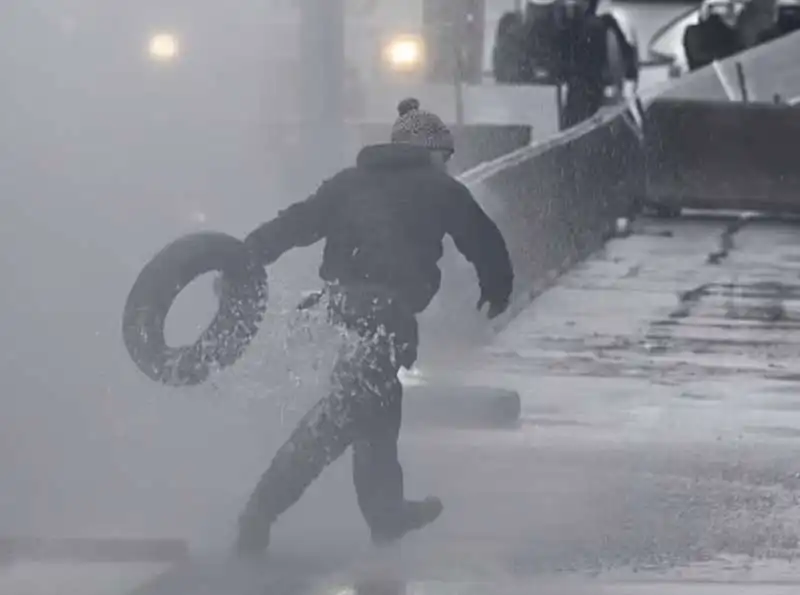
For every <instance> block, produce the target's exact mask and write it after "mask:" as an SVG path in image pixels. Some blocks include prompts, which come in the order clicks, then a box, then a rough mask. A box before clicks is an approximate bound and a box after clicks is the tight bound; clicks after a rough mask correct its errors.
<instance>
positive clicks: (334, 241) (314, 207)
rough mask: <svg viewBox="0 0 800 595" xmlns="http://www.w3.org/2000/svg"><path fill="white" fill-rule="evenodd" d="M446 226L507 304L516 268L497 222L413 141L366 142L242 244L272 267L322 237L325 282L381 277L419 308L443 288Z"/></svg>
mask: <svg viewBox="0 0 800 595" xmlns="http://www.w3.org/2000/svg"><path fill="white" fill-rule="evenodd" d="M445 234H449V235H450V236H451V237H452V238H453V240H454V242H455V244H456V246H457V247H458V249H459V250H460V251H461V253H462V254H463V255H464V256H465V258H466V259H467V260H468V261H470V262H471V263H472V264H473V265H474V266H475V269H476V271H477V274H478V280H479V283H480V287H481V292H482V297H484V298H486V300H487V301H489V302H490V303H492V304H498V305H499V304H505V303H507V301H508V299H509V296H510V294H511V289H512V281H513V273H512V269H511V261H510V259H509V255H508V250H507V249H506V244H505V242H504V240H503V237H502V235H501V234H500V231H499V230H498V229H497V226H496V225H495V224H494V223H493V222H492V221H491V219H489V217H488V216H487V215H486V214H485V213H484V212H483V210H482V209H481V208H480V206H479V205H478V203H477V202H476V201H475V199H474V198H473V197H472V194H471V193H470V192H469V190H467V188H466V187H465V186H464V185H463V184H461V183H460V182H458V181H457V180H455V179H453V178H451V177H450V176H448V175H447V174H446V173H445V172H441V171H439V170H437V169H435V168H434V167H433V165H432V164H431V161H430V155H429V153H428V151H427V150H425V149H423V148H420V147H416V146H412V145H404V144H387V145H374V146H370V147H366V148H364V149H363V150H362V151H361V152H360V153H359V155H358V159H357V162H356V166H355V167H352V168H348V169H345V170H343V171H341V172H339V173H338V174H337V175H335V176H334V177H333V178H331V179H329V180H327V181H325V182H324V183H323V184H322V185H321V186H320V188H319V189H318V190H317V192H316V193H315V194H313V195H312V196H311V197H310V198H308V199H306V200H305V201H302V202H298V203H296V204H294V205H292V206H290V207H289V208H287V209H286V210H284V211H282V212H281V213H280V214H279V215H278V217H276V218H275V219H273V220H272V221H269V222H268V223H265V224H264V225H262V226H260V227H259V228H258V229H256V230H255V231H253V232H252V233H251V234H250V235H249V236H248V238H247V240H246V242H247V243H248V245H250V246H251V248H252V249H253V250H255V252H256V253H257V254H258V257H259V259H260V261H261V262H263V263H264V264H265V265H267V264H270V263H272V262H274V261H275V260H277V259H278V258H279V257H280V256H281V255H282V254H283V253H284V252H286V251H287V250H289V249H291V248H294V247H301V246H310V245H311V244H314V243H316V242H318V241H320V240H322V239H324V240H325V251H324V255H323V260H322V266H321V267H320V277H322V279H323V280H325V281H328V282H332V283H340V284H342V285H349V284H362V283H371V284H377V285H382V286H385V287H386V288H387V289H389V290H390V291H392V292H394V293H396V294H397V295H398V296H399V298H400V299H402V300H403V301H404V302H405V303H406V304H407V306H408V307H409V308H410V309H411V310H413V311H414V312H421V311H422V310H424V309H425V308H426V307H427V306H428V304H429V303H430V301H431V300H432V299H433V297H434V295H436V292H437V291H438V290H439V285H440V281H441V272H440V271H439V267H438V265H437V262H438V261H439V259H440V258H441V257H442V240H443V238H444V236H445Z"/></svg>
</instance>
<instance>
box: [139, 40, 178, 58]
mask: <svg viewBox="0 0 800 595" xmlns="http://www.w3.org/2000/svg"><path fill="white" fill-rule="evenodd" d="M147 52H148V54H149V55H150V59H152V60H154V61H155V62H172V61H173V60H175V59H176V58H177V57H178V54H179V53H180V44H179V43H178V38H177V37H175V35H173V34H172V33H158V34H156V35H153V36H152V37H151V38H150V42H149V44H148V46H147Z"/></svg>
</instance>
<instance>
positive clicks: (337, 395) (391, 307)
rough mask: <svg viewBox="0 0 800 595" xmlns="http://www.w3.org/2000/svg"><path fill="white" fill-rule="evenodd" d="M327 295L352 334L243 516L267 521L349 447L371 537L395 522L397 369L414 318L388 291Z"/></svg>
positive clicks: (399, 483) (399, 500)
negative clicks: (327, 386)
mask: <svg viewBox="0 0 800 595" xmlns="http://www.w3.org/2000/svg"><path fill="white" fill-rule="evenodd" d="M326 293H327V297H328V300H327V301H328V308H329V312H330V316H331V319H332V321H333V322H334V323H336V324H339V325H343V326H344V327H346V328H347V329H348V330H350V331H352V334H353V335H354V339H355V340H354V341H352V342H348V344H347V345H346V346H345V348H344V349H343V350H342V352H341V353H340V355H339V358H338V360H337V362H336V365H335V366H334V370H333V376H332V382H331V384H332V386H331V392H330V394H329V395H328V396H326V397H325V398H323V399H322V400H320V401H319V402H318V403H317V404H316V405H315V406H314V407H313V408H312V409H311V410H310V411H309V412H308V413H307V414H306V415H305V416H304V417H303V418H302V419H301V420H300V423H299V424H298V425H297V428H296V429H295V430H294V432H293V433H292V435H291V437H290V438H289V440H288V441H287V442H286V443H285V444H284V445H283V446H282V447H281V448H280V449H279V450H278V452H277V454H276V455H275V457H274V458H273V460H272V463H271V465H270V466H269V469H267V471H266V472H265V473H264V475H263V476H262V477H261V480H260V481H259V483H258V485H257V487H256V489H255V492H254V493H253V495H252V496H251V498H250V501H249V502H248V505H247V509H246V511H245V517H250V518H253V519H258V521H259V524H262V523H264V524H266V525H267V526H268V525H269V524H271V523H272V522H273V521H274V520H275V519H277V517H278V516H279V515H281V514H282V513H283V512H285V511H286V510H287V509H288V508H289V507H290V506H292V505H293V504H294V503H295V502H297V500H299V499H300V496H302V494H303V492H304V491H305V489H306V488H307V487H308V486H309V485H310V484H311V482H312V481H314V479H316V478H317V476H319V474H320V473H321V472H322V470H323V469H324V468H325V467H326V466H327V465H329V464H330V463H332V462H333V461H335V460H336V459H337V458H339V456H341V455H342V454H343V453H344V451H345V450H346V449H347V447H348V446H351V445H352V446H353V481H354V483H355V487H356V494H357V497H358V505H359V507H360V508H361V512H362V514H363V515H364V519H365V520H366V521H367V524H368V525H369V527H370V529H371V530H372V533H373V536H378V537H380V536H382V535H387V534H392V533H393V532H394V531H395V529H396V527H397V526H398V523H400V522H401V520H402V519H401V513H402V506H403V503H404V495H403V470H402V468H401V466H400V462H399V460H398V453H397V440H398V437H399V433H400V422H401V418H402V385H401V384H400V381H399V380H398V378H397V372H398V371H399V369H400V367H410V366H411V365H412V364H413V363H414V361H415V360H416V356H417V343H418V331H417V322H416V319H415V317H414V315H413V313H411V312H410V311H408V310H406V309H405V308H404V307H403V305H402V304H401V303H400V302H399V301H398V300H397V299H396V298H395V297H393V296H391V295H389V294H388V293H386V292H385V291H383V290H381V289H380V288H377V287H374V286H357V287H353V286H348V287H341V286H338V287H332V288H329V290H328V291H327V292H326Z"/></svg>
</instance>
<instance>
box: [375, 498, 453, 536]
mask: <svg viewBox="0 0 800 595" xmlns="http://www.w3.org/2000/svg"><path fill="white" fill-rule="evenodd" d="M443 510H444V505H443V504H442V501H441V500H439V498H436V497H435V496H429V497H427V498H425V499H424V500H421V501H420V500H406V502H405V505H404V508H403V511H402V513H401V515H400V518H399V520H398V522H397V523H394V524H393V526H392V527H387V528H386V529H383V530H376V529H373V531H372V543H374V544H375V545H388V544H390V543H392V542H394V541H397V540H398V539H400V538H402V537H403V536H404V535H405V534H406V533H408V532H409V531H416V530H417V529H422V528H423V527H425V526H427V525H430V524H431V523H432V522H433V521H435V520H436V519H438V518H439V515H441V514H442V511H443Z"/></svg>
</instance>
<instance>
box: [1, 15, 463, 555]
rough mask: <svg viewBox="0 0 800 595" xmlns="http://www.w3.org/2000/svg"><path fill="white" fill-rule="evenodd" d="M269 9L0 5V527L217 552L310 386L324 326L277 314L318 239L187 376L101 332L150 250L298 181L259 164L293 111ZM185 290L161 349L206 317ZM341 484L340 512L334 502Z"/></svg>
mask: <svg viewBox="0 0 800 595" xmlns="http://www.w3.org/2000/svg"><path fill="white" fill-rule="evenodd" d="M277 3H278V0H270V1H268V2H267V1H258V2H256V1H255V0H238V2H236V3H219V2H210V1H206V0H204V1H202V2H198V1H197V0H192V1H189V0H172V1H169V2H165V1H164V0H158V1H156V0H145V1H142V2H136V3H129V2H121V1H117V2H108V1H107V0H80V1H76V2H67V1H66V0H38V1H34V0H6V1H5V2H4V3H3V9H2V13H3V14H2V19H0V72H2V73H3V83H2V91H0V222H1V223H0V225H2V233H0V279H2V288H3V290H2V293H1V294H0V312H2V314H1V315H0V336H1V337H2V339H3V341H4V344H5V345H4V348H3V350H2V352H0V387H2V393H1V397H0V440H2V444H1V445H0V478H2V484H3V489H2V490H0V534H39V535H45V536H62V535H64V536H84V535H85V536H115V535H119V536H130V537H136V536H144V535H147V536H164V537H173V536H174V537H185V538H188V539H190V540H193V541H194V543H195V545H197V544H199V545H201V546H204V545H214V546H216V545H218V544H223V545H224V544H225V543H227V540H228V539H229V538H230V537H232V530H233V528H234V521H235V517H236V515H237V514H238V511H239V508H240V507H241V505H242V504H243V503H244V501H245V499H246V498H247V496H248V495H249V492H250V490H251V489H252V488H253V486H254V485H255V481H256V480H257V477H258V475H259V474H260V473H261V472H262V471H263V470H264V468H265V467H266V465H267V463H268V462H269V459H270V458H271V455H272V453H273V452H274V450H275V448H276V447H277V446H278V444H279V442H280V441H281V440H282V439H283V438H284V437H285V435H286V433H287V432H288V430H289V429H291V426H292V425H293V422H294V421H295V420H296V419H297V417H298V415H299V414H300V413H301V412H302V410H303V409H305V408H306V407H307V406H308V405H309V404H310V403H311V402H312V401H313V400H314V399H316V398H318V397H319V396H321V394H322V391H323V390H324V386H325V382H326V380H327V378H326V371H327V367H329V364H330V357H331V355H332V346H333V343H334V339H335V337H333V336H332V333H331V331H330V330H326V329H325V327H324V325H321V324H317V323H308V322H307V321H304V319H303V318H302V317H301V316H299V315H297V314H293V313H290V314H289V315H285V313H286V312H287V311H288V310H289V309H291V308H292V307H293V306H294V304H295V303H296V302H297V301H298V300H299V298H300V292H301V291H303V290H308V289H315V288H317V287H318V286H319V281H318V279H317V277H316V267H317V263H318V256H319V252H320V250H319V248H320V247H314V248H312V249H309V250H305V251H303V252H298V253H292V254H291V255H290V256H289V257H287V258H286V259H285V260H283V261H282V262H281V263H280V264H279V265H278V266H276V267H274V268H273V269H271V270H270V275H271V302H270V314H269V316H268V319H267V321H266V322H265V323H264V325H263V327H262V330H261V332H260V334H259V336H258V337H257V339H256V342H255V344H254V345H253V346H252V347H251V349H250V350H249V352H248V354H247V356H246V358H245V360H244V361H243V362H241V363H239V364H237V365H236V366H234V367H233V368H232V369H230V370H228V371H227V372H225V373H224V374H221V375H219V376H218V377H215V378H214V380H213V382H210V383H208V384H207V385H205V386H201V387H195V388H190V389H184V390H178V389H172V388H164V387H161V386H158V385H156V384H155V383H153V382H152V381H150V380H148V379H147V378H145V377H144V376H143V375H142V374H141V373H139V372H138V370H137V369H136V368H135V366H134V365H133V364H132V362H131V361H130V359H129V357H128V355H127V353H126V352H125V349H124V347H123V343H122V340H121V333H120V325H121V314H122V307H123V304H124V301H125V298H126V295H127V292H128V290H129V289H130V287H131V285H132V283H133V281H134V279H135V277H136V275H137V274H138V272H139V271H140V269H141V267H142V266H143V265H144V264H145V262H146V261H147V260H148V259H149V258H150V257H151V256H152V255H153V254H155V252H157V251H158V250H159V249H161V247H163V246H164V245H165V244H166V243H168V242H169V241H171V240H173V239H175V238H176V237H178V236H179V235H181V234H184V233H187V232H191V231H195V230H199V229H213V230H218V231H224V232H227V233H231V234H233V235H236V236H238V237H242V236H244V235H245V234H246V233H247V232H249V231H250V230H251V229H252V228H253V227H254V226H255V225H257V224H258V223H260V222H262V221H265V220H267V219H268V218H270V217H272V216H274V215H275V214H276V213H277V211H278V209H279V208H281V207H284V206H286V205H287V204H289V203H290V202H292V201H294V200H297V199H300V198H303V197H304V194H303V192H306V191H308V190H310V189H312V188H313V187H314V186H315V185H316V183H317V181H318V180H316V179H294V178H293V179H289V180H287V179H286V176H285V175H284V174H285V168H283V166H282V165H281V164H280V162H279V160H278V156H279V155H280V147H281V142H283V141H284V140H285V139H282V138H278V134H279V133H278V132H276V128H275V127H274V126H275V123H276V122H283V121H290V120H292V119H294V118H297V117H299V116H300V114H298V113H297V111H296V105H297V104H296V97H294V96H293V95H292V93H293V89H294V87H293V83H294V82H295V81H293V80H291V79H290V78H288V77H287V72H291V71H292V69H291V68H287V56H289V57H290V56H291V53H292V52H293V51H295V50H294V49H293V48H292V47H291V45H290V44H291V42H292V40H293V39H296V35H293V33H294V32H293V30H292V29H291V27H289V26H288V25H287V24H286V23H285V22H276V20H275V14H272V13H271V12H270V10H271V5H273V4H274V5H277ZM159 31H169V32H174V33H175V34H176V35H177V36H178V39H179V41H180V44H181V45H180V55H179V59H178V60H177V61H176V62H174V63H171V64H161V63H156V62H153V61H152V60H149V59H148V55H147V44H148V39H149V38H150V36H151V35H153V34H154V33H157V32H159ZM265 32H267V33H268V34H265ZM288 64H289V65H290V64H291V63H290V62H289V63H288ZM396 99H399V97H397V98H395V99H393V100H392V104H391V105H388V106H387V108H386V114H387V118H391V117H392V115H393V112H394V102H395V101H396ZM311 158H312V156H309V159H311ZM198 284H199V285H201V286H200V287H192V288H190V289H189V290H187V295H185V296H181V297H180V298H179V301H178V303H177V304H176V307H175V309H174V312H175V319H171V320H170V321H169V325H168V329H167V330H168V338H170V339H172V342H173V343H177V342H186V341H188V340H190V339H192V338H193V334H192V333H193V332H194V329H195V328H196V326H197V325H199V324H203V323H204V322H205V321H206V320H208V318H209V317H210V315H211V313H212V312H213V308H214V307H215V304H214V302H213V299H212V298H211V296H210V290H209V285H210V284H209V283H208V279H204V280H203V283H198ZM203 285H204V286H203ZM469 291H473V292H474V293H475V295H474V299H475V300H477V297H478V295H477V287H475V285H474V284H473V285H472V287H471V289H470V290H469ZM468 295H470V294H468ZM470 297H471V296H470ZM437 307H439V306H435V307H434V308H433V310H434V311H435V310H436V308H437ZM451 315H452V313H451ZM474 320H476V318H475V317H474V316H473V321H474ZM298 325H299V326H304V325H305V326H306V327H308V328H310V329H311V330H310V331H309V330H306V331H305V332H302V333H297V332H294V331H292V328H294V327H296V326H298ZM467 327H469V325H467ZM445 340H446V338H445ZM429 344H430V343H429ZM324 346H331V349H328V347H324ZM345 458H347V457H345ZM344 465H346V466H349V461H348V462H347V463H344ZM345 475H346V472H345ZM343 476H344V475H343ZM346 489H347V490H352V488H350V487H347V488H346ZM343 493H345V494H346V495H347V498H345V500H346V501H347V504H346V505H345V506H344V512H345V514H344V516H343V517H342V518H348V516H347V515H348V514H351V515H356V514H357V513H356V510H355V504H354V502H353V499H352V494H351V493H350V491H347V492H343ZM312 498H313V496H312ZM353 518H355V517H353ZM358 526H359V527H360V524H359V525H358Z"/></svg>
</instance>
